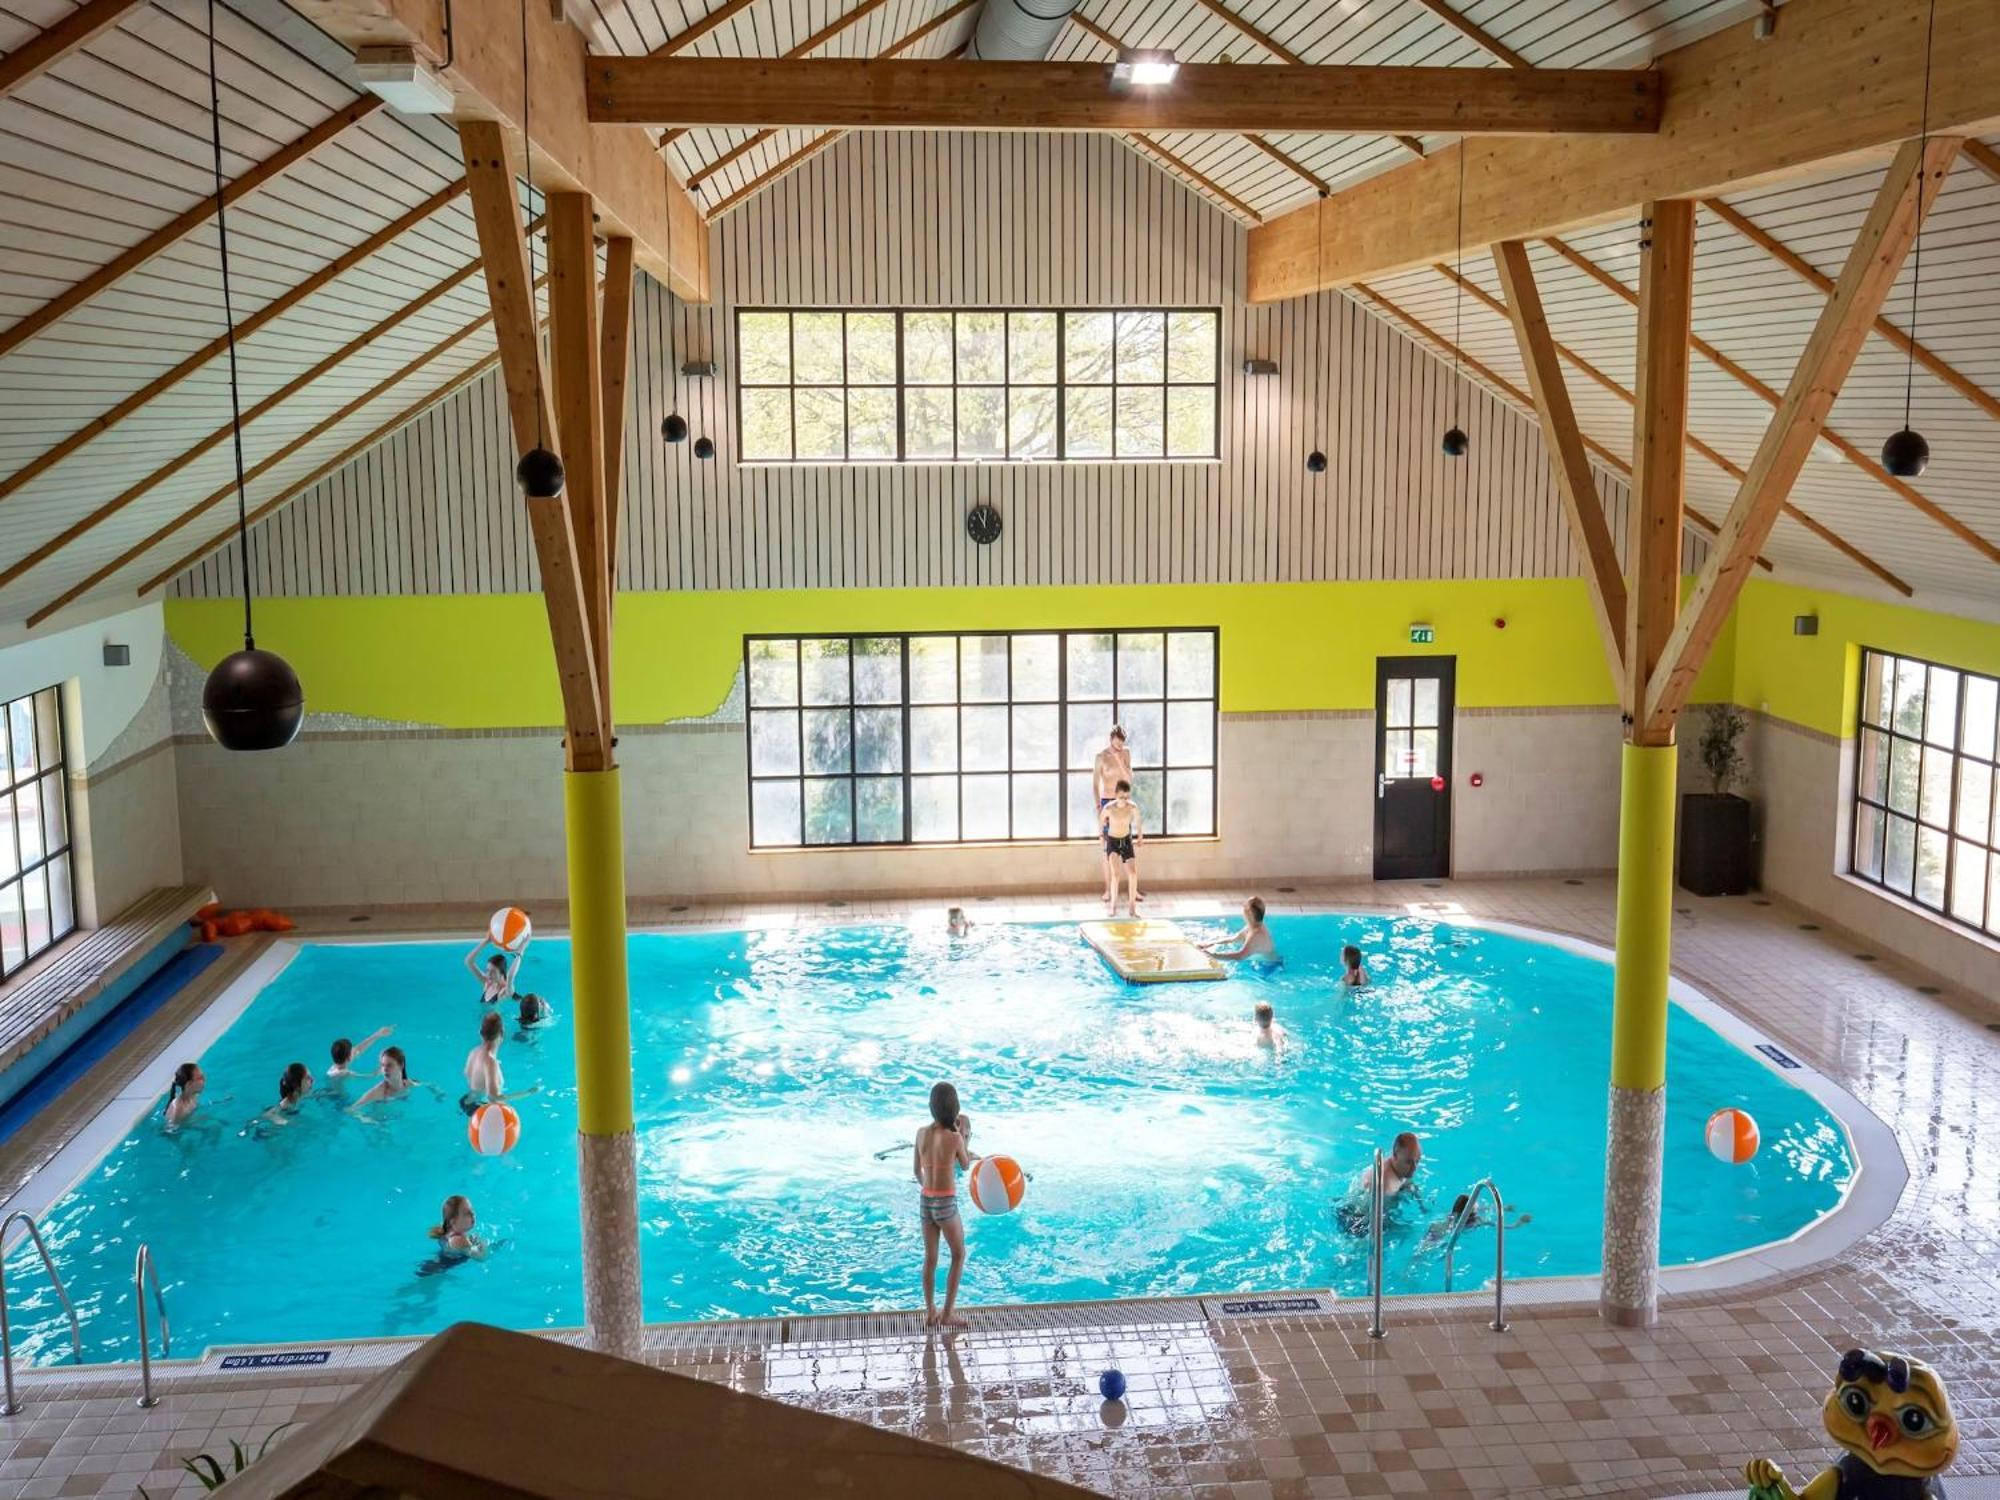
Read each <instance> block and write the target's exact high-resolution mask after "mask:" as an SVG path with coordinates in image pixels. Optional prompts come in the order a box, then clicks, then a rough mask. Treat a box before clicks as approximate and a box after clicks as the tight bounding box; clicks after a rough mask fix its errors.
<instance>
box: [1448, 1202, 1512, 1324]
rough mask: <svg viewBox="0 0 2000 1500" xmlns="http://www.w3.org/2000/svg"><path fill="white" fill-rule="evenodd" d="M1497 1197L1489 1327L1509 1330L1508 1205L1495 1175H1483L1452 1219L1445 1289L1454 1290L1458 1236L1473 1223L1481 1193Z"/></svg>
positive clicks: (1494, 1204) (1494, 1205)
mask: <svg viewBox="0 0 2000 1500" xmlns="http://www.w3.org/2000/svg"><path fill="white" fill-rule="evenodd" d="M1481 1193H1488V1194H1491V1195H1492V1198H1493V1321H1492V1322H1491V1323H1489V1324H1487V1325H1486V1326H1487V1327H1489V1328H1491V1329H1492V1330H1493V1331H1494V1332H1495V1333H1505V1332H1506V1331H1507V1205H1506V1204H1504V1203H1502V1202H1501V1201H1500V1189H1499V1188H1498V1187H1497V1186H1495V1185H1494V1182H1493V1179H1492V1178H1491V1177H1482V1178H1480V1179H1479V1181H1477V1182H1475V1183H1474V1184H1473V1185H1472V1190H1471V1191H1470V1192H1468V1193H1467V1194H1466V1195H1465V1209H1464V1211H1463V1212H1462V1213H1460V1214H1458V1215H1457V1216H1456V1217H1455V1219H1454V1220H1453V1222H1452V1226H1451V1238H1449V1239H1448V1240H1446V1241H1445V1242H1444V1289H1445V1290H1446V1291H1447V1292H1448V1291H1450V1290H1451V1258H1452V1256H1453V1255H1454V1254H1455V1253H1456V1252H1457V1250H1458V1237H1459V1236H1460V1235H1461V1234H1463V1233H1465V1230H1466V1226H1467V1225H1469V1224H1471V1222H1472V1216H1473V1215H1474V1213H1476V1212H1477V1211H1478V1208H1479V1195H1480V1194H1481Z"/></svg>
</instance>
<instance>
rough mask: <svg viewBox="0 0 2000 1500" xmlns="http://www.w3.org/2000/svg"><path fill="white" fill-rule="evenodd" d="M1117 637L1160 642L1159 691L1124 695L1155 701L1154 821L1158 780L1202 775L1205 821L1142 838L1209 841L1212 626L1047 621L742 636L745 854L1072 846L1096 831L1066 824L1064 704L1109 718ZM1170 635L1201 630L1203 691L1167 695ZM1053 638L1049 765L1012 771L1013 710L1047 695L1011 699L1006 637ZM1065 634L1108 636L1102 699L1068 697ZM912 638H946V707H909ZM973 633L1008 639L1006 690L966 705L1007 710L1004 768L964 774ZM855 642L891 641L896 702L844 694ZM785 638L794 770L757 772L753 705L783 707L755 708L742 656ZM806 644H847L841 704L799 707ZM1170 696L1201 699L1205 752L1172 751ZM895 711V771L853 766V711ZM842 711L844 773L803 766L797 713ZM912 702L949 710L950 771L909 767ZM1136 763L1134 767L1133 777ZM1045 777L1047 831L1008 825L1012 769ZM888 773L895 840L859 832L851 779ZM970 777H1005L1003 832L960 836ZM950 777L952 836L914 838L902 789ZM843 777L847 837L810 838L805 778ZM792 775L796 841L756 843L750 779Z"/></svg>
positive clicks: (1214, 697) (1215, 800) (1044, 703)
mask: <svg viewBox="0 0 2000 1500" xmlns="http://www.w3.org/2000/svg"><path fill="white" fill-rule="evenodd" d="M1125 635H1157V636H1159V637H1160V640H1161V661H1160V676H1161V681H1160V691H1159V693H1158V695H1157V696H1148V697H1145V698H1142V699H1134V700H1133V701H1134V702H1145V703H1157V704H1158V705H1159V706H1160V756H1161V758H1160V763H1159V765H1158V766H1147V767H1144V768H1143V769H1145V770H1147V771H1157V772H1158V773H1159V777H1160V800H1161V822H1162V823H1164V822H1165V820H1166V801H1167V792H1168V777H1169V775H1170V774H1171V773H1172V772H1174V771H1198V772H1206V773H1207V774H1208V777H1209V826H1208V829H1207V831H1205V832H1200V833H1167V832H1164V831H1161V832H1149V833H1148V834H1147V835H1146V837H1147V838H1148V839H1149V840H1151V839H1165V840H1172V841H1176V842H1178V841H1181V840H1196V839H1212V838H1215V837H1216V836H1217V834H1218V831H1219V830H1220V828H1221V824H1222V794H1221V785H1220V771H1221V764H1220V759H1219V756H1220V751H1221V728H1222V631H1221V628H1220V627H1219V626H1214V625H1161V626H1145V627H1132V626H1110V627H1106V628H1103V629H1069V628H1063V627H1056V628H1051V629H1047V630H1030V629H1023V630H930V631H926V630H913V631H893V630H891V631H860V632H851V633H830V634H829V633H807V632H799V633H797V634H784V633H772V632H764V633H758V634H749V635H745V636H744V637H743V692H744V699H743V703H744V708H743V711H744V762H745V771H746V775H745V785H744V797H745V814H746V826H747V827H748V830H749V849H750V852H752V853H754V854H770V853H798V852H802V851H819V850H829V849H836V850H837V849H900V848H915V849H925V848H932V849H950V848H959V847H966V846H972V847H978V846H982V845H1006V844H1016V843H1018V844H1027V845H1033V844H1051V843H1061V844H1074V843H1080V842H1085V841H1088V840H1090V839H1093V838H1095V837H1096V836H1097V828H1096V825H1095V824H1093V825H1092V826H1091V827H1090V828H1089V829H1087V830H1082V831H1075V830H1072V829H1071V827H1070V822H1071V819H1070V805H1069V779H1070V777H1071V776H1072V775H1088V774H1090V772H1089V770H1088V769H1087V768H1086V769H1083V770H1077V769H1075V768H1072V767H1071V766H1070V765H1069V763H1068V757H1069V725H1070V711H1071V709H1072V708H1073V707H1076V706H1080V705H1096V704H1102V705H1103V706H1104V707H1105V708H1107V709H1109V710H1110V711H1111V713H1112V715H1113V722H1122V721H1121V720H1119V719H1118V717H1117V716H1118V714H1119V712H1120V709H1121V706H1122V704H1123V699H1122V698H1121V697H1120V691H1121V684H1120V678H1119V672H1120V667H1119V652H1118V638H1119V637H1120V636H1125ZM1173 635H1206V636H1208V637H1209V640H1210V646H1209V663H1210V691H1209V692H1208V693H1207V694H1205V695H1187V694H1182V695H1179V696H1176V695H1175V694H1174V693H1173V692H1172V679H1171V674H1170V668H1169V664H1168V660H1167V647H1166V642H1167V638H1168V637H1169V636H1173ZM1024 636H1053V637H1055V641H1056V667H1055V672H1056V677H1055V682H1056V697H1055V699H1054V700H1053V706H1054V707H1055V709H1056V753H1055V767H1054V769H1053V772H1045V771H1044V770H1043V769H1042V768H1040V767H1033V768H1029V770H1027V771H1021V770H1019V769H1018V768H1017V767H1016V766H1015V764H1014V713H1013V711H1014V709H1015V708H1017V707H1030V708H1032V707H1048V706H1051V700H1048V699H1042V698H1034V699H1018V700H1017V699H1016V698H1015V696H1014V652H1013V642H1014V640H1015V639H1016V638H1017V637H1024ZM1072 636H1109V637H1111V641H1112V648H1111V696H1110V697H1109V698H1103V699H1099V698H1086V699H1075V700H1073V699H1072V698H1071V696H1070V693H1069V641H1070V637H1072ZM919 639H926V640H928V639H949V640H951V641H953V642H954V652H953V673H954V687H953V696H952V700H951V702H950V703H949V704H943V703H938V704H928V703H927V704H914V703H913V702H912V700H911V696H910V654H911V653H910V643H911V642H912V641H914V640H919ZM974 639H1000V640H1004V641H1006V642H1007V643H1008V646H1007V651H1006V655H1005V660H1006V669H1007V696H1006V697H1005V699H1004V700H1001V701H999V702H997V703H985V702H975V703H974V704H973V705H972V706H973V707H995V708H1003V709H1005V710H1006V711H1007V738H1006V750H1007V754H1006V766H1005V768H1004V769H1002V770H990V771H974V772H968V771H967V770H966V769H965V708H966V706H967V705H966V699H965V671H964V668H965V653H964V645H963V643H964V642H965V641H967V640H974ZM863 640H893V641H896V642H897V643H898V647H899V650H898V660H899V664H900V669H901V670H900V691H901V694H902V699H901V702H900V704H898V705H889V704H859V703H857V702H856V699H855V694H854V646H855V643H857V642H859V641H863ZM771 641H789V642H791V644H792V668H793V681H794V684H795V689H796V701H795V702H794V703H793V704H792V705H791V706H790V711H791V712H792V713H794V714H795V715H796V716H797V722H796V728H795V740H796V744H797V750H798V769H797V770H796V771H781V772H770V773H763V774H760V773H759V772H758V771H757V769H756V763H755V759H754V756H755V746H754V724H755V715H756V714H758V713H760V712H785V711H786V708H785V705H782V704H780V705H773V706H770V707H764V708H760V707H758V706H757V704H756V702H755V699H754V696H753V689H752V678H751V653H752V650H753V648H754V647H755V646H757V645H758V644H759V643H763V642H771ZM809 641H844V642H846V643H847V683H848V688H847V702H846V703H845V704H808V703H807V702H806V691H805V646H806V643H807V642H809ZM1174 703H1205V704H1207V705H1208V708H1209V719H1210V734H1209V755H1208V759H1207V760H1206V761H1203V762H1195V761H1187V762H1176V761H1175V760H1174V758H1173V753H1172V749H1171V746H1170V736H1169V731H1168V712H1167V710H1168V706H1169V705H1171V704H1174ZM891 706H895V707H898V708H900V710H901V712H900V719H901V732H902V738H901V742H900V747H899V748H900V751H901V754H900V756H899V763H900V767H901V769H900V770H898V771H896V772H894V773H885V772H876V771H869V772H864V771H861V770H858V769H857V768H856V759H857V756H856V751H857V747H858V745H859V743H860V741H859V738H858V735H857V733H856V726H855V717H854V716H855V710H856V709H857V708H860V707H869V708H888V707H891ZM841 707H844V708H845V709H846V710H847V724H848V734H847V745H848V751H847V769H846V770H845V771H808V770H807V769H806V751H805V715H806V712H807V710H808V709H809V708H818V709H822V710H823V709H829V708H841ZM914 707H924V708H943V707H950V708H951V709H952V726H953V731H954V736H955V738H954V744H953V769H951V770H949V771H917V770H916V769H914V767H913V763H912V762H913V756H912V754H911V750H912V739H911V710H912V708H914ZM1141 769H1142V768H1141V767H1138V766H1134V767H1133V774H1134V776H1135V777H1136V776H1137V774H1138V773H1139V771H1140V770H1141ZM1026 774H1037V775H1039V774H1053V775H1054V776H1055V778H1056V829H1057V832H1056V833H1055V834H1054V835H1053V836H1046V835H1027V836H1023V835H1021V834H1019V833H1017V832H1016V830H1015V820H1014V781H1015V778H1016V776H1017V775H1026ZM889 775H893V776H894V778H895V779H896V780H897V781H899V782H900V783H901V785H902V792H903V797H902V815H903V816H902V825H903V826H902V837H901V838H897V839H863V838H860V837H859V834H860V831H861V829H860V823H861V820H860V806H859V803H860V782H861V780H862V778H863V777H864V776H866V777H885V776H889ZM968 775H975V776H1000V777H1003V778H1004V779H1005V781H1006V783H1007V832H1006V834H1005V836H1003V837H988V838H977V839H970V838H967V837H966V834H965V778H966V777H967V776H968ZM943 776H950V777H951V778H953V780H954V781H955V782H956V785H955V787H954V792H955V795H956V801H957V807H956V824H955V837H953V838H949V839H918V838H917V837H916V836H915V813H914V808H915V803H916V799H915V797H914V796H913V795H912V792H913V790H914V786H915V783H916V782H917V781H918V780H919V779H924V778H934V777H943ZM841 779H845V780H846V782H847V784H848V810H849V812H848V833H849V835H850V836H849V837H848V838H847V839H845V840H842V841H838V842H828V843H813V842H810V841H808V840H807V838H806V793H805V784H806V783H807V782H808V781H835V780H841ZM787 781H789V782H794V783H796V784H797V785H798V787H799V839H798V842H796V843H773V844H760V843H758V842H757V787H758V785H759V784H760V783H770V782H787Z"/></svg>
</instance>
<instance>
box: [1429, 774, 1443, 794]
mask: <svg viewBox="0 0 2000 1500" xmlns="http://www.w3.org/2000/svg"><path fill="white" fill-rule="evenodd" d="M1431 790H1432V791H1434V792H1441V791H1443V790H1444V778H1443V777H1442V776H1433V777H1432V778H1431Z"/></svg>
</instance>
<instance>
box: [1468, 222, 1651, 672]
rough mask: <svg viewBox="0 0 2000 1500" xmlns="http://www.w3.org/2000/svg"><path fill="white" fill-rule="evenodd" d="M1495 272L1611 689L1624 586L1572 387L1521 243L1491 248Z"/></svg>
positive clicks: (1619, 652) (1621, 660)
mask: <svg viewBox="0 0 2000 1500" xmlns="http://www.w3.org/2000/svg"><path fill="white" fill-rule="evenodd" d="M1493 267H1494V269H1495V270H1496V271H1498V272H1499V273H1500V287H1501V290H1502V291H1503V292H1504V294H1505V295H1506V298H1507V317H1508V321H1509V322H1511V323H1512V324H1513V325H1514V338H1515V341H1516V342H1517V343H1518V344H1519V345H1520V346H1521V364H1522V367H1523V368H1525V369H1526V370H1527V372H1528V389H1529V390H1530V391H1532V392H1533V393H1534V397H1535V415H1536V416H1537V417H1539V418H1540V419H1541V424H1542V439H1543V441H1544V442H1546V443H1547V445H1548V449H1549V467H1550V468H1552V469H1553V470H1554V471H1555V478H1556V489H1557V491H1558V492H1559V493H1560V494H1561V495H1562V502H1563V513H1564V515H1566V516H1567V517H1568V518H1569V529H1570V535H1571V536H1572V537H1574V538H1575V540H1576V550H1577V554H1578V556H1579V558H1580V560H1581V562H1582V564H1583V578H1584V582H1585V584H1586V585H1587V586H1588V587H1589V589H1590V603H1591V610H1592V613H1594V614H1595V615H1596V617H1597V629H1598V633H1599V635H1601V636H1602V637H1603V640H1604V655H1605V660H1606V661H1607V662H1609V663H1610V666H1611V679H1612V681H1613V682H1618V681H1620V680H1621V679H1622V678H1623V676H1624V671H1625V579H1624V577H1623V576H1622V575H1621V574H1620V573H1619V571H1618V551H1617V548H1616V547H1614V546H1613V545H1612V542H1611V527H1610V524H1609V523H1608V522H1606V520H1605V519H1604V502H1603V501H1602V500H1601V499H1599V498H1598V494H1597V480H1596V477H1595V476H1594V475H1593V474H1592V473H1591V472H1590V456H1589V454H1588V453H1586V452H1585V451H1584V447H1583V433H1582V431H1581V430H1580V429H1579V428H1578V426H1577V422H1576V408H1575V407H1574V406H1572V405H1571V404H1570V399H1569V385H1568V382H1567V381H1565V380H1564V379H1563V372H1562V364H1561V362H1560V360H1559V359H1558V357H1557V354H1556V341H1555V335H1554V334H1553V333H1551V332H1550V331H1549V320H1548V315H1547V313H1545V312H1544V311H1543V309H1542V294H1541V290H1540V289H1539V288H1538V287H1537V286H1536V285H1535V271H1534V267H1533V266H1532V265H1530V264H1529V262H1528V247H1527V246H1526V245H1524V244H1522V243H1521V242H1520V241H1519V240H1503V241H1502V242H1501V243H1499V244H1497V245H1495V246H1494V247H1493Z"/></svg>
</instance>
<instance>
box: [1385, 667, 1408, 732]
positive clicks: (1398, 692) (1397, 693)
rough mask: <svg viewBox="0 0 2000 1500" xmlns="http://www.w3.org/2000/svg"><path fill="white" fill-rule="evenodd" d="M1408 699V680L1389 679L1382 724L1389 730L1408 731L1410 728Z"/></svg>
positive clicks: (1402, 678) (1400, 678)
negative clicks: (1385, 709)
mask: <svg viewBox="0 0 2000 1500" xmlns="http://www.w3.org/2000/svg"><path fill="white" fill-rule="evenodd" d="M1410 698H1411V693H1410V679H1409V678H1407V677H1391V678H1390V679H1389V686H1388V693H1387V697H1386V700H1385V701H1386V703H1387V711H1386V712H1385V713H1384V715H1383V719H1382V722H1383V723H1385V724H1387V725H1388V726H1389V727H1390V728H1391V729H1408V728H1409V727H1410Z"/></svg>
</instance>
